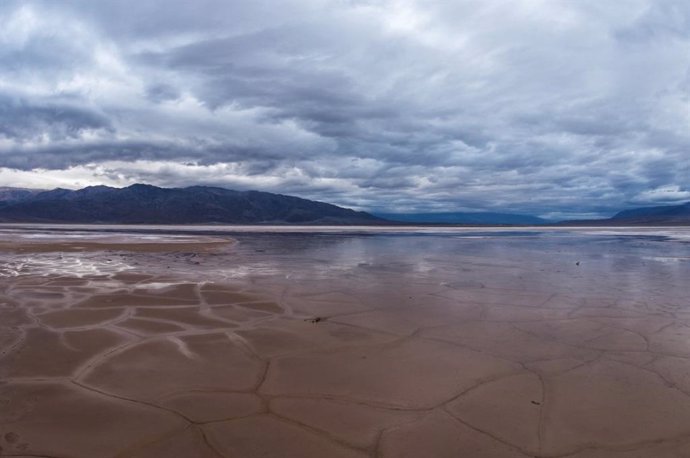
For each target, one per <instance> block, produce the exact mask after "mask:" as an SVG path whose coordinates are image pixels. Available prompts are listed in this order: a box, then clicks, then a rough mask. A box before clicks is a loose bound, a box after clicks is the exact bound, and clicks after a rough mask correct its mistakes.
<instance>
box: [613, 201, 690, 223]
mask: <svg viewBox="0 0 690 458" xmlns="http://www.w3.org/2000/svg"><path fill="white" fill-rule="evenodd" d="M611 220H615V221H628V222H635V223H648V224H653V223H663V224H688V223H690V202H686V203H684V204H681V205H665V206H658V207H642V208H634V209H631V210H624V211H622V212H618V213H616V214H615V215H614V216H613V217H612V218H611Z"/></svg>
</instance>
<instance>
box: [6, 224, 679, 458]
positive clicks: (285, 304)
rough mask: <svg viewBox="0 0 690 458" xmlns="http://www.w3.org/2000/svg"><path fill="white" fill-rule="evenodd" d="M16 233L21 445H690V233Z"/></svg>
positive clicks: (201, 450)
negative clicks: (681, 236) (678, 236)
mask: <svg viewBox="0 0 690 458" xmlns="http://www.w3.org/2000/svg"><path fill="white" fill-rule="evenodd" d="M2 235H3V237H4V241H3V242H0V262H1V264H0V456H31V457H50V458H67V457H70V458H71V457H84V458H92V457H94V458H96V457H118V458H125V457H129V458H134V457H166V458H167V457H190V458H193V457H213V458H219V457H227V458H231V457H242V458H252V457H268V456H270V457H295V458H298V457H299V458H308V457H372V458H393V457H415V458H418V457H431V458H435V457H454V458H457V457H465V456H466V457H472V458H482V457H487V458H488V457H491V458H501V457H572V458H622V457H639V458H642V457H656V458H665V457H687V456H690V304H689V303H688V297H690V247H689V246H688V245H687V244H686V243H684V242H683V241H682V240H681V241H678V240H672V239H666V238H659V237H653V236H647V235H645V236H634V237H632V236H631V237H629V238H625V237H622V238H621V237H620V236H618V235H615V234H614V235H611V234H570V235H563V234H556V235H554V234H549V233H546V234H544V233H528V234H510V233H506V234H504V235H501V236H495V235H491V236H488V237H484V238H482V237H483V236H481V234H479V235H477V234H473V235H471V236H463V237H453V236H449V235H447V234H443V235H442V236H434V235H428V234H427V235H424V236H420V237H410V236H396V235H394V234H387V235H385V236H371V235H367V236H362V235H359V236H357V235H354V236H351V235H326V236H323V235H321V236H318V235H309V234H302V235H298V236H297V235H292V236H290V235H281V234H270V235H266V234H264V235H261V236H258V235H252V234H240V235H238V236H236V238H237V240H238V243H234V241H233V240H231V239H229V238H228V237H223V236H220V235H218V236H213V237H206V236H201V235H200V236H185V237H172V236H165V235H158V236H155V237H153V236H142V235H140V234H139V235H135V234H130V235H123V234H120V235H102V236H94V235H93V234H92V235H85V236H84V237H85V238H86V239H88V243H86V242H85V240H84V239H81V238H80V237H79V234H67V235H65V234H61V233H56V232H53V233H42V232H39V231H37V233H36V234H33V235H32V234H31V233H29V234H28V236H27V234H25V233H22V232H21V231H18V230H15V229H12V230H5V231H4V233H3V234H2ZM144 245H145V248H142V246H144Z"/></svg>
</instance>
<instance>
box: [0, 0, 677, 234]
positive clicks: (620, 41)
mask: <svg viewBox="0 0 690 458" xmlns="http://www.w3.org/2000/svg"><path fill="white" fill-rule="evenodd" d="M0 24H2V28H1V29H0V186H13V187H25V188H42V189H50V188H54V187H58V186H59V187H63V188H70V189H76V188H81V187H84V186H89V185H108V186H116V187H125V186H128V185H131V184H133V183H138V182H141V183H149V184H153V185H157V186H169V187H183V186H190V185H211V186H222V187H227V188H232V189H238V190H247V189H257V190H261V191H270V192H278V193H284V194H290V195H295V196H299V197H302V198H307V199H314V200H319V201H326V202H331V203H334V204H337V205H341V206H346V207H349V208H355V209H359V210H366V211H371V212H384V213H437V212H477V211H484V212H494V213H508V214H527V215H537V216H541V217H544V218H547V219H550V220H557V219H564V218H580V219H586V218H596V217H602V216H611V215H613V214H614V213H616V212H617V211H619V210H621V209H627V208H633V207H640V206H653V205H661V204H678V203H682V202H685V201H690V181H689V180H688V177H690V153H689V152H690V128H689V126H690V52H688V50H689V49H690V2H688V1H687V0H665V1H654V0H620V1H615V2H606V1H593V0H583V1H569V0H548V1H546V0H516V1H512V2H508V1H499V0H472V1H470V0H457V1H441V0H438V1H434V0H429V1H427V0H424V1H422V0H417V1H415V0H381V1H373V0H330V1H327V0H285V1H279V2H277V1H275V0H271V1H269V0H252V1H239V0H235V1H228V0H199V1H195V2H190V1H187V0H185V1H183V0H166V1H162V0H160V1H153V0H148V1H142V0H99V1H93V0H61V1H59V2H55V1H52V0H3V1H2V2H0Z"/></svg>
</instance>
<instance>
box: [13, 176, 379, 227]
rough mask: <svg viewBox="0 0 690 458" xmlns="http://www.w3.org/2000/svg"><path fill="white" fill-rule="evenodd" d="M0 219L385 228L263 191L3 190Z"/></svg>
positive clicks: (367, 218)
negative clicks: (373, 226)
mask: <svg viewBox="0 0 690 458" xmlns="http://www.w3.org/2000/svg"><path fill="white" fill-rule="evenodd" d="M0 221H2V222H34V223H40V222H57V223H110V224H202V223H224V224H343V225H351V224H381V223H384V221H383V220H381V219H380V218H377V217H375V216H372V215H370V214H368V213H365V212H359V211H354V210H350V209H347V208H342V207H338V206H336V205H331V204H327V203H324V202H316V201H312V200H307V199H300V198H298V197H292V196H285V195H281V194H272V193H268V192H259V191H232V190H229V189H223V188H215V187H208V186H191V187H188V188H159V187H156V186H151V185H146V184H134V185H132V186H129V187H126V188H111V187H108V186H89V187H87V188H83V189H79V190H76V191H73V190H69V189H61V188H57V189H53V190H51V191H37V190H27V189H18V188H0Z"/></svg>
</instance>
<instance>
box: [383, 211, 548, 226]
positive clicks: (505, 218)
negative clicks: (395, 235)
mask: <svg viewBox="0 0 690 458" xmlns="http://www.w3.org/2000/svg"><path fill="white" fill-rule="evenodd" d="M375 216H378V217H380V218H384V219H387V220H390V221H399V222H404V223H419V224H535V225H536V224H546V223H547V221H545V220H543V219H541V218H538V217H536V216H531V215H516V214H511V213H490V212H477V213H469V212H452V213H451V212H447V213H375Z"/></svg>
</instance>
